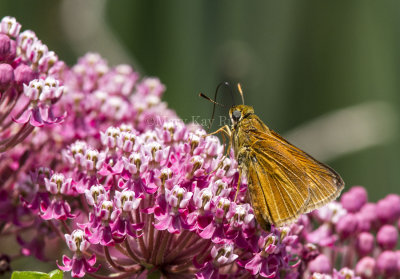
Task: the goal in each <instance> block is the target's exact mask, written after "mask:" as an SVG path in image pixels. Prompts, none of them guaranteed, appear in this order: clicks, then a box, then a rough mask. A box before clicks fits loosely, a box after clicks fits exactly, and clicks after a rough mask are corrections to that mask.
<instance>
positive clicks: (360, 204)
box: [304, 186, 400, 279]
mask: <svg viewBox="0 0 400 279" xmlns="http://www.w3.org/2000/svg"><path fill="white" fill-rule="evenodd" d="M312 217H313V218H315V219H317V220H318V221H319V223H320V225H319V227H318V228H317V229H316V230H311V231H310V232H309V233H308V234H307V235H305V236H304V237H305V238H306V239H307V240H308V241H310V242H313V243H315V244H318V245H319V246H320V247H321V248H320V249H321V251H322V252H323V253H322V254H321V255H319V256H318V257H317V258H315V259H314V260H313V261H311V262H310V263H309V265H308V268H309V271H310V272H311V273H314V275H313V276H314V278H342V277H340V276H339V275H338V274H337V271H336V270H333V272H332V268H333V267H334V266H335V264H336V263H338V262H340V264H341V266H345V267H346V268H347V269H346V270H344V271H342V276H344V277H343V278H363V279H364V278H398V277H399V276H400V250H396V249H398V243H399V230H400V196H399V195H396V194H389V195H388V196H386V197H385V198H384V199H382V200H380V201H378V202H377V203H371V202H368V197H367V192H366V190H365V189H364V188H363V187H361V186H355V187H352V188H351V189H350V190H349V191H348V192H346V193H344V194H343V195H342V197H341V200H340V203H338V202H334V203H331V204H330V205H328V206H327V207H325V208H323V209H321V210H319V211H316V212H313V213H312ZM349 268H350V269H349ZM351 269H353V270H351ZM332 273H333V277H331V275H332ZM339 273H340V272H339ZM346 276H347V277H346ZM355 276H358V277H355Z"/></svg>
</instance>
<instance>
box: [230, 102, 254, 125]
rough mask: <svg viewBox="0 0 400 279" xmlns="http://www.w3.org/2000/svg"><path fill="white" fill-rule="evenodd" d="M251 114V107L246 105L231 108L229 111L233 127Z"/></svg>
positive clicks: (252, 112) (252, 110)
mask: <svg viewBox="0 0 400 279" xmlns="http://www.w3.org/2000/svg"><path fill="white" fill-rule="evenodd" d="M251 114H254V109H253V107H250V106H246V105H237V106H233V107H231V109H230V110H229V116H230V118H231V121H232V124H233V125H236V124H237V123H238V122H240V121H242V120H243V119H244V118H246V117H247V116H249V115H251Z"/></svg>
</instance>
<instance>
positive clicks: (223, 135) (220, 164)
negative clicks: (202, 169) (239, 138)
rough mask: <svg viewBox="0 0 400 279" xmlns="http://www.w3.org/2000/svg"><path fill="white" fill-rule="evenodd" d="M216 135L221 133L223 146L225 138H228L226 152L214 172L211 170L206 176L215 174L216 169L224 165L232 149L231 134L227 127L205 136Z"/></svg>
mask: <svg viewBox="0 0 400 279" xmlns="http://www.w3.org/2000/svg"><path fill="white" fill-rule="evenodd" d="M218 133H221V135H222V140H223V144H224V145H225V142H226V140H225V136H228V138H229V143H228V148H227V150H226V154H225V155H224V157H222V159H221V161H220V162H219V164H218V165H217V167H216V168H215V169H214V170H212V171H211V172H209V173H207V174H210V173H213V172H216V171H217V170H218V169H220V168H221V167H222V164H223V163H224V160H225V158H227V157H228V154H229V151H230V149H231V147H232V132H231V129H230V128H229V126H228V125H225V126H222V127H221V128H219V129H218V130H216V131H215V132H212V133H210V134H207V135H205V136H211V135H215V134H218Z"/></svg>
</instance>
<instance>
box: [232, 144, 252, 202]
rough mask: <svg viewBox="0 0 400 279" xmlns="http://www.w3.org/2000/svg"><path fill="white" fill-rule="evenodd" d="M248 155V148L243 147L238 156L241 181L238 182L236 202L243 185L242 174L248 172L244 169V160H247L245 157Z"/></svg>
mask: <svg viewBox="0 0 400 279" xmlns="http://www.w3.org/2000/svg"><path fill="white" fill-rule="evenodd" d="M248 153H249V152H248V150H247V148H246V147H242V148H241V149H240V150H239V152H238V155H237V162H238V169H239V179H238V182H237V188H236V194H235V199H234V202H236V199H237V196H238V194H239V191H240V185H241V184H242V173H243V171H246V170H245V169H244V168H245V165H244V160H245V157H246V156H247V154H248Z"/></svg>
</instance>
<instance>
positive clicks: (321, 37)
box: [0, 0, 400, 201]
mask: <svg viewBox="0 0 400 279" xmlns="http://www.w3.org/2000/svg"><path fill="white" fill-rule="evenodd" d="M0 13H1V14H0V16H1V17H3V16H4V15H11V16H14V17H16V18H17V20H18V21H19V22H20V23H21V24H22V30H26V29H31V30H33V31H35V32H36V34H37V36H38V37H39V38H40V39H41V40H42V41H43V42H44V43H45V44H47V45H48V47H49V49H51V50H54V51H55V52H56V53H57V54H58V56H59V58H60V59H62V60H64V61H66V62H67V63H68V64H69V65H73V64H74V63H75V62H76V61H77V58H78V57H80V56H82V55H84V54H85V53H86V52H89V51H90V52H99V53H100V54H101V55H102V56H103V57H104V58H106V59H107V60H108V61H109V65H115V64H118V63H129V64H133V65H134V67H135V68H136V69H138V70H139V71H140V72H141V74H142V75H149V76H157V77H159V78H160V79H161V80H162V82H163V83H164V84H165V85H166V86H167V91H166V93H165V95H164V100H165V101H167V102H168V104H169V106H170V107H171V108H172V109H174V110H176V111H177V114H178V115H179V116H180V117H182V118H183V119H191V117H192V116H200V117H201V118H209V117H210V114H211V110H212V105H211V104H210V103H209V102H207V101H206V100H203V99H200V98H199V97H198V93H199V92H204V93H206V94H208V95H210V96H213V94H214V90H215V87H216V85H217V84H219V83H220V82H221V81H225V80H226V81H230V82H231V83H232V84H236V83H237V82H240V83H241V84H242V86H243V89H244V93H245V102H246V104H248V105H253V106H254V108H255V111H256V113H257V114H258V115H259V116H260V117H261V119H262V120H263V121H264V122H265V123H266V124H267V125H268V126H269V127H270V128H272V129H274V130H276V131H278V132H279V133H281V134H283V135H288V136H289V139H291V141H292V142H293V143H294V144H297V145H299V146H300V147H303V148H304V149H305V150H306V151H308V152H309V153H310V154H311V155H314V156H315V157H316V158H317V159H321V160H322V161H325V162H327V163H329V164H330V165H331V166H332V167H333V168H334V169H335V170H337V171H338V172H339V173H340V174H341V175H342V177H343V179H344V180H345V182H346V186H347V187H350V186H352V185H363V186H365V187H366V188H367V189H368V192H369V196H370V200H372V201H377V200H378V199H380V198H382V197H384V196H385V195H387V194H388V193H391V192H394V193H399V192H400V191H399V187H400V167H399V166H400V156H399V155H400V148H399V146H400V140H399V130H400V129H399V125H400V124H399V110H400V98H399V96H400V82H399V81H400V79H399V76H400V55H399V53H400V51H399V42H400V32H399V31H400V2H399V1H361V0H360V1H330V2H328V1H317V0H316V1H294V0H293V1H238V0H229V1H212V0H208V1H184V0H181V1H149V0H147V1H129V0H124V1H123V0H119V1H104V0H99V1H96V0H91V1H89V0H87V1H80V0H65V1H54V0H47V1H16V0H7V1H4V0H3V1H1V2H0ZM222 91H223V92H224V93H223V94H221V95H220V96H219V99H218V101H219V102H222V103H224V104H227V105H228V106H230V104H231V97H230V95H229V94H228V93H227V92H228V91H229V90H226V89H223V90H222ZM225 91H227V92H225ZM236 100H237V102H239V101H240V98H239V95H237V96H236ZM343 109H346V110H345V111H343ZM217 113H218V114H219V115H225V116H226V115H227V109H226V108H225V109H218V110H217ZM327 114H328V116H326V115H327ZM217 122H218V121H217ZM304 123H306V124H304ZM307 123H308V124H307ZM216 127H217V126H216V125H214V127H213V128H214V129H215V128H216ZM318 146H319V148H318ZM331 149H332V150H331ZM327 150H328V151H329V152H327V153H324V152H325V151H327ZM347 189H348V188H347Z"/></svg>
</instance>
